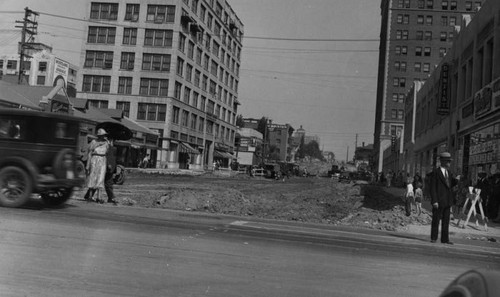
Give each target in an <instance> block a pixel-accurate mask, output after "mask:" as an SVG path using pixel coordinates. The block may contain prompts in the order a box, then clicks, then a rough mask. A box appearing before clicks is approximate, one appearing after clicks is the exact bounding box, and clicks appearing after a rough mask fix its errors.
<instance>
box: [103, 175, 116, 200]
mask: <svg viewBox="0 0 500 297" xmlns="http://www.w3.org/2000/svg"><path fill="white" fill-rule="evenodd" d="M113 184H114V182H113V173H110V172H109V171H106V175H105V177H104V190H106V195H108V201H109V200H112V199H115V194H114V193H113Z"/></svg>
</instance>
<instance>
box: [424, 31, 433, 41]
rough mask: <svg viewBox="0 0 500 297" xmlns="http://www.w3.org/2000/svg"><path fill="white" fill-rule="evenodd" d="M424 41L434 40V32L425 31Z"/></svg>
mask: <svg viewBox="0 0 500 297" xmlns="http://www.w3.org/2000/svg"><path fill="white" fill-rule="evenodd" d="M424 40H432V31H425V35H424Z"/></svg>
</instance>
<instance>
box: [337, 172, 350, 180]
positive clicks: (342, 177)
mask: <svg viewBox="0 0 500 297" xmlns="http://www.w3.org/2000/svg"><path fill="white" fill-rule="evenodd" d="M339 182H341V183H343V182H347V183H349V182H351V172H347V171H343V172H341V173H340V175H339Z"/></svg>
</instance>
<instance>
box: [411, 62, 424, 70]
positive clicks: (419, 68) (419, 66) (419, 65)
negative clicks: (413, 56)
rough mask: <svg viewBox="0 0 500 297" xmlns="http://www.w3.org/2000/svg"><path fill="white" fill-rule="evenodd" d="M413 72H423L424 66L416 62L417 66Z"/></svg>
mask: <svg viewBox="0 0 500 297" xmlns="http://www.w3.org/2000/svg"><path fill="white" fill-rule="evenodd" d="M413 70H414V71H415V72H420V71H421V70H422V64H421V63H420V62H415V65H414V67H413Z"/></svg>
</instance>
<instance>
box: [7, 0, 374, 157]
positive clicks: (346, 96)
mask: <svg viewBox="0 0 500 297" xmlns="http://www.w3.org/2000/svg"><path fill="white" fill-rule="evenodd" d="M228 2H229V5H230V6H231V7H232V8H233V10H234V11H235V12H236V14H237V15H238V17H239V19H240V20H241V21H242V22H243V25H244V39H243V50H242V55H241V59H242V62H241V66H240V82H239V94H238V100H239V101H240V103H241V105H240V106H239V110H238V114H241V115H243V117H245V118H257V119H260V118H261V117H267V118H269V119H271V120H272V122H273V123H276V124H290V125H291V126H292V127H293V128H294V129H295V130H296V129H298V128H300V127H301V126H302V128H303V129H305V130H306V135H311V136H312V135H316V136H318V137H319V138H320V149H322V150H324V151H331V152H333V153H335V156H336V159H337V160H345V159H346V157H348V158H349V159H352V157H353V155H354V147H355V145H356V143H357V145H358V146H361V145H362V143H365V145H366V144H370V143H373V133H374V125H375V103H376V82H377V70H378V69H377V67H378V48H379V42H378V39H379V35H380V1H379V0H307V1H306V0H228ZM25 7H29V8H30V9H32V10H34V11H37V12H39V13H40V16H39V17H38V24H39V25H38V33H39V34H38V35H37V36H36V41H37V42H42V43H45V44H48V45H51V46H52V47H53V52H54V53H55V54H56V55H58V56H59V57H60V58H62V59H64V60H66V61H68V62H70V63H73V64H75V65H79V62H80V49H81V40H83V39H85V33H84V26H85V22H83V21H78V20H73V19H70V18H76V19H84V18H87V16H88V13H87V12H86V4H85V1H81V0H0V54H3V53H15V52H16V51H17V42H19V41H20V40H21V33H20V30H19V29H16V28H15V26H16V24H15V20H22V18H23V16H24V8H25ZM356 135H357V137H356Z"/></svg>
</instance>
